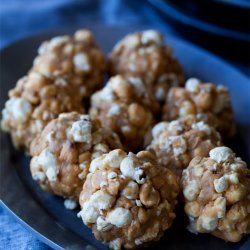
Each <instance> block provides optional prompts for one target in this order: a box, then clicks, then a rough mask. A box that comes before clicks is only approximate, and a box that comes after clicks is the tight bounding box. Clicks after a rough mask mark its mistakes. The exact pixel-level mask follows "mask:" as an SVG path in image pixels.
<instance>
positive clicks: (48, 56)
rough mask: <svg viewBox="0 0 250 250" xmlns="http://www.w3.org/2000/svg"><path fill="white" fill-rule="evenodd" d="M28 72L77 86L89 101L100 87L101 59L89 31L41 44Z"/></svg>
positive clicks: (80, 31) (55, 38) (102, 59)
mask: <svg viewBox="0 0 250 250" xmlns="http://www.w3.org/2000/svg"><path fill="white" fill-rule="evenodd" d="M38 53H39V55H38V56H37V57H36V58H35V60H34V63H33V68H32V70H34V71H36V72H39V73H41V74H42V75H44V76H46V77H48V78H58V77H59V78H60V79H62V81H63V82H64V83H65V84H70V85H78V86H79V91H81V93H82V95H83V96H84V97H89V96H90V95H91V94H92V93H93V92H94V91H95V90H97V89H98V88H100V87H101V86H102V83H103V73H104V70H105V59H104V55H103V53H102V51H101V50H100V49H99V48H98V47H97V45H96V42H95V40H94V37H93V34H92V33H91V32H90V31H89V30H78V31H76V32H75V34H74V35H73V36H72V37H70V36H58V37H54V38H52V39H51V40H50V41H45V42H43V43H42V45H41V46H40V47H39V49H38Z"/></svg>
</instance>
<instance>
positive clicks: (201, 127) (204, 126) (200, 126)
mask: <svg viewBox="0 0 250 250" xmlns="http://www.w3.org/2000/svg"><path fill="white" fill-rule="evenodd" d="M192 129H194V130H199V131H205V132H206V133H207V134H209V135H210V134H211V128H210V127H209V126H208V125H207V124H205V123H204V122H203V121H200V122H197V123H194V124H192Z"/></svg>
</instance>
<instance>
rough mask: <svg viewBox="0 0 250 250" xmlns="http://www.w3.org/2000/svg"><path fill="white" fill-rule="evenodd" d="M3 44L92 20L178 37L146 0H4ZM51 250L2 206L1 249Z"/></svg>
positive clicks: (0, 6) (1, 12)
mask: <svg viewBox="0 0 250 250" xmlns="http://www.w3.org/2000/svg"><path fill="white" fill-rule="evenodd" d="M0 17H1V20H0V31H1V34H0V47H5V46H7V45H8V44H10V43H11V42H13V41H15V40H17V39H19V38H22V37H24V36H27V35H30V34H32V33H34V32H36V33H37V32H41V31H44V30H47V29H55V28H57V27H70V26H74V25H75V26H76V25H78V26H79V25H81V24H85V23H89V22H102V23H104V24H115V25H118V24H138V25H139V24H147V23H149V24H153V25H155V26H157V27H161V29H162V30H165V31H167V32H169V33H172V34H174V35H176V36H178V34H177V33H175V32H174V30H173V29H172V28H171V26H168V25H167V24H166V23H165V22H164V21H163V20H162V19H161V18H160V17H159V15H158V14H157V13H156V12H155V11H154V10H153V9H152V7H151V6H150V5H149V4H147V1H146V0H139V1H138V0H135V1H128V0H127V1H125V0H124V1H122V0H99V1H98V0H53V1H52V0H42V1H37V0H8V1H1V2H0ZM2 249H11V250H16V249H18V250H28V249H49V248H48V247H47V246H45V245H44V244H43V243H41V242H39V241H38V240H37V239H35V238H34V236H32V235H31V234H30V233H29V232H27V231H26V230H25V229H24V228H23V227H22V226H21V225H19V224H18V223H17V222H16V221H15V220H14V219H13V218H12V217H10V216H9V215H8V214H7V213H6V211H3V209H2V208H1V207H0V250H2Z"/></svg>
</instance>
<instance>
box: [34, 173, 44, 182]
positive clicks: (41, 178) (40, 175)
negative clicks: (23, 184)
mask: <svg viewBox="0 0 250 250" xmlns="http://www.w3.org/2000/svg"><path fill="white" fill-rule="evenodd" d="M32 178H33V180H35V181H40V182H44V181H45V179H46V175H45V174H44V173H43V172H41V171H37V172H35V173H32Z"/></svg>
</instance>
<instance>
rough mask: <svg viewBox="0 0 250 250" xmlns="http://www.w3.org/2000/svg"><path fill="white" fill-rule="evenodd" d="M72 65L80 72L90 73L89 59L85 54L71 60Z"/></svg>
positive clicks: (77, 55)
mask: <svg viewBox="0 0 250 250" xmlns="http://www.w3.org/2000/svg"><path fill="white" fill-rule="evenodd" d="M73 63H74V65H75V67H76V69H78V70H81V71H90V69H91V65H90V63H89V58H88V56H87V54H84V53H79V54H76V55H75V56H74V58H73Z"/></svg>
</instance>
